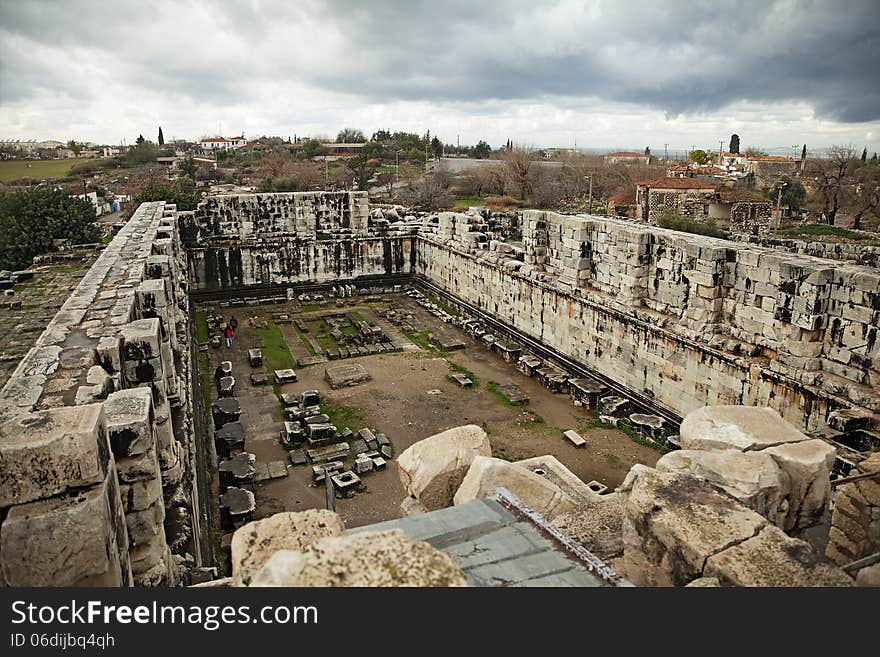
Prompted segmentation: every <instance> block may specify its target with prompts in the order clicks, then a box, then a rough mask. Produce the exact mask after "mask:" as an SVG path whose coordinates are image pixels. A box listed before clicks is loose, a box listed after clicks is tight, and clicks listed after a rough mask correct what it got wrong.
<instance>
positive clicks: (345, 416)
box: [321, 398, 366, 433]
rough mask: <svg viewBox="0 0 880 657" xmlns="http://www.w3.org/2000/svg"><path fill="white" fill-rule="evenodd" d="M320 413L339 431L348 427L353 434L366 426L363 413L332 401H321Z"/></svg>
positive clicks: (352, 407)
mask: <svg viewBox="0 0 880 657" xmlns="http://www.w3.org/2000/svg"><path fill="white" fill-rule="evenodd" d="M321 412H322V413H325V414H326V415H327V417H329V418H330V423H331V424H334V425H336V428H337V429H339V430H340V431H341V430H342V429H344V428H345V427H348V428H349V429H351V430H352V431H354V432H355V433H357V431H358V430H359V429H362V428H364V427H365V426H366V420H365V418H364V414H363V412H362V411H361V410H360V409H359V408H356V407H354V406H346V405H344V404H342V403H340V402H338V401H336V400H334V399H326V398H325V399H322V400H321Z"/></svg>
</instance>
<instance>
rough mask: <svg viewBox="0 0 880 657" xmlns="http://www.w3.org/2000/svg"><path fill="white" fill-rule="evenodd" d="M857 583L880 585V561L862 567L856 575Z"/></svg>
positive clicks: (859, 584)
mask: <svg viewBox="0 0 880 657" xmlns="http://www.w3.org/2000/svg"><path fill="white" fill-rule="evenodd" d="M856 585H858V586H875V587H880V563H877V564H874V565H873V566H868V567H867V568H862V569H861V570H860V571H859V573H858V575H856Z"/></svg>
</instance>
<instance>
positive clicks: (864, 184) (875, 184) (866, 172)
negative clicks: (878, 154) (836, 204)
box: [851, 162, 880, 230]
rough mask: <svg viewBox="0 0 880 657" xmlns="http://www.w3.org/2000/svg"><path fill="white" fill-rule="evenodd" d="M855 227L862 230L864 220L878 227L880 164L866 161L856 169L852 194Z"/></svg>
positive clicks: (879, 218)
mask: <svg viewBox="0 0 880 657" xmlns="http://www.w3.org/2000/svg"><path fill="white" fill-rule="evenodd" d="M851 199H852V213H853V226H852V227H853V228H855V229H856V230H861V228H862V220H863V219H868V220H871V224H872V225H873V226H874V227H876V226H877V221H878V220H880V164H878V163H877V162H873V163H865V164H863V165H862V166H861V167H859V169H858V170H857V171H856V184H855V186H854V188H853V191H852V194H851Z"/></svg>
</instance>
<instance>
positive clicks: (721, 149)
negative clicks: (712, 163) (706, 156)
mask: <svg viewBox="0 0 880 657" xmlns="http://www.w3.org/2000/svg"><path fill="white" fill-rule="evenodd" d="M723 152H724V140H723V139H719V140H718V164H721V154H722V153H723Z"/></svg>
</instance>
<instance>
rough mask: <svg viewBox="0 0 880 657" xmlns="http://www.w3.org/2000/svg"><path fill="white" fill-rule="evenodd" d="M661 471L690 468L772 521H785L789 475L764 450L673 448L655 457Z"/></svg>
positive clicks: (697, 474)
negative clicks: (701, 450)
mask: <svg viewBox="0 0 880 657" xmlns="http://www.w3.org/2000/svg"><path fill="white" fill-rule="evenodd" d="M656 467H657V469H658V470H659V471H660V472H689V473H691V474H694V475H696V476H698V477H702V478H703V479H706V480H708V481H710V482H711V483H713V484H715V485H717V486H719V487H720V488H721V489H722V490H724V491H725V492H726V493H729V494H730V495H732V496H733V497H735V498H736V499H737V500H739V501H740V502H742V503H743V504H745V505H746V506H747V507H749V508H750V509H753V510H754V511H757V512H758V513H760V514H761V515H762V516H764V517H765V518H767V520H769V521H770V522H771V523H773V524H774V525H778V526H780V527H782V526H784V525H785V523H786V518H787V515H788V511H789V500H788V496H789V492H790V479H789V476H788V474H787V473H785V472H784V471H783V470H781V469H780V468H779V466H778V465H777V464H776V461H774V460H773V458H772V457H771V456H770V455H769V454H766V453H764V452H740V451H738V450H725V451H711V452H700V451H696V450H684V449H682V450H676V451H674V452H670V453H668V454H666V455H664V456H662V457H661V458H660V459H659V460H658V461H657V466H656Z"/></svg>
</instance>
